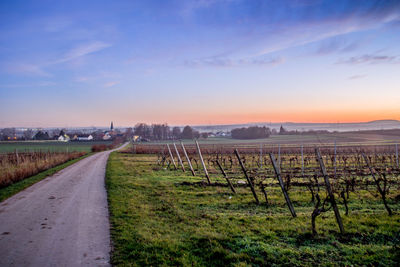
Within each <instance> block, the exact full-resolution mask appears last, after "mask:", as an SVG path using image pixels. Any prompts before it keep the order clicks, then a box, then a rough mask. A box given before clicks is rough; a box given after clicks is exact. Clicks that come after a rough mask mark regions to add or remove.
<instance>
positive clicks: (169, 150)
mask: <svg viewBox="0 0 400 267" xmlns="http://www.w3.org/2000/svg"><path fill="white" fill-rule="evenodd" d="M167 148H168V152H169V156H170V157H171V160H172V164H174V168H175V170H176V169H177V167H176V164H175V160H174V156H173V155H172V152H171V148H169V145H168V144H167Z"/></svg>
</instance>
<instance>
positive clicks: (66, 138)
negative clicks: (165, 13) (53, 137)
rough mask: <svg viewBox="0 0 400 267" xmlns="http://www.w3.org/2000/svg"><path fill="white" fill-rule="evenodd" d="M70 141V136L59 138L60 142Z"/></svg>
mask: <svg viewBox="0 0 400 267" xmlns="http://www.w3.org/2000/svg"><path fill="white" fill-rule="evenodd" d="M69 139H70V138H69V136H68V135H66V134H64V135H60V136H59V137H58V138H57V140H58V141H63V142H68V141H69Z"/></svg>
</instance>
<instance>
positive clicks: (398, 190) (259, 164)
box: [130, 142, 400, 234]
mask: <svg viewBox="0 0 400 267" xmlns="http://www.w3.org/2000/svg"><path fill="white" fill-rule="evenodd" d="M130 152H131V153H137V154H157V162H156V163H155V164H156V165H157V166H158V168H160V169H167V170H171V171H181V172H187V173H188V175H191V176H200V177H204V178H205V180H204V181H201V182H191V181H190V178H188V180H187V182H185V184H192V185H199V184H201V185H203V186H226V187H227V188H228V189H227V190H230V191H231V192H232V193H233V194H234V193H235V192H236V191H235V188H237V187H246V188H247V187H248V192H249V194H252V196H253V198H254V202H255V203H256V204H260V203H261V202H264V203H265V205H266V206H268V205H269V199H268V195H269V194H268V191H269V190H270V188H272V187H279V188H280V190H281V192H282V199H283V200H284V201H285V202H286V204H287V208H288V209H289V211H290V214H291V216H293V217H296V216H297V215H296V207H295V205H294V204H293V203H292V201H291V199H290V192H291V191H301V192H303V194H307V195H309V199H310V202H312V203H313V205H314V210H313V212H312V214H310V217H311V223H312V231H313V234H317V230H316V217H317V216H319V215H320V214H322V213H323V212H327V211H329V210H333V212H334V214H335V217H336V221H337V224H338V227H339V230H340V232H341V233H344V232H345V225H343V223H342V219H341V216H342V215H343V214H340V212H339V208H338V206H341V207H343V210H344V213H345V215H346V216H347V215H348V214H349V212H351V211H349V205H348V204H349V202H351V201H352V199H351V197H350V195H352V197H357V198H362V196H363V195H364V194H363V193H360V192H368V193H369V194H371V195H372V196H373V197H375V198H378V199H380V201H381V203H382V207H384V208H385V209H386V211H387V213H388V215H392V214H393V208H392V207H391V205H392V203H397V202H398V201H400V168H399V153H398V146H397V145H396V144H394V145H385V146H358V147H355V146H336V145H334V146H320V147H317V146H307V147H303V146H297V147H296V146H282V147H281V146H279V145H278V146H273V147H272V146H269V147H267V146H265V145H258V146H257V145H252V146H249V145H247V146H244V145H242V146H241V145H237V146H229V145H202V147H201V148H200V146H199V145H198V143H197V142H196V143H195V144H193V145H184V144H182V143H181V144H178V145H177V144H171V145H169V144H167V145H134V146H133V147H132V149H131V151H130ZM350 193H352V194H350Z"/></svg>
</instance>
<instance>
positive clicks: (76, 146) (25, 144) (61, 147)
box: [0, 141, 112, 154]
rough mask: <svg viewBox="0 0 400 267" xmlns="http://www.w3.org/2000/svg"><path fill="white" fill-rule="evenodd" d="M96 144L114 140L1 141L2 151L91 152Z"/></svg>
mask: <svg viewBox="0 0 400 267" xmlns="http://www.w3.org/2000/svg"><path fill="white" fill-rule="evenodd" d="M95 144H106V145H110V144H112V141H93V142H59V141H16V142H11V141H10V142H9V141H4V142H0V154H1V153H13V152H15V150H17V151H18V152H35V151H36V152H40V151H42V152H73V151H76V152H90V151H91V148H92V146H93V145H95Z"/></svg>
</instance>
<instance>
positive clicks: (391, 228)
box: [106, 152, 400, 266]
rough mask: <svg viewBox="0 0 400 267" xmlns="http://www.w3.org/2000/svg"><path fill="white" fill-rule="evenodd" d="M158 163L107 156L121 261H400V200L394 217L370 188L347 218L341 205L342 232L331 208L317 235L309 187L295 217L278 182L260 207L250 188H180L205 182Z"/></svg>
mask: <svg viewBox="0 0 400 267" xmlns="http://www.w3.org/2000/svg"><path fill="white" fill-rule="evenodd" d="M155 161H156V158H155V157H152V156H148V155H132V154H122V153H117V152H114V153H112V154H111V155H110V158H109V161H108V165H107V172H106V186H107V190H108V200H109V209H110V221H111V237H112V242H113V254H112V263H113V264H115V265H117V266H171V265H172V266H175V265H178V266H249V265H250V266H251V265H252V266H265V265H287V266H312V265H323V266H332V265H343V266H344V265H381V266H396V265H398V264H400V262H399V260H398V259H400V253H399V251H400V250H399V246H400V234H399V229H400V215H399V213H398V210H399V208H400V205H399V203H398V202H394V201H393V200H391V202H390V205H391V207H392V208H393V210H396V213H395V215H394V216H392V217H389V216H388V215H387V213H386V211H385V209H384V207H383V205H382V203H381V202H380V201H379V199H374V198H372V197H371V196H370V194H369V193H368V192H361V193H360V196H356V195H351V196H350V203H349V207H350V214H349V216H344V215H343V214H344V211H343V210H342V209H341V213H342V217H343V222H344V226H345V230H346V234H345V235H344V236H340V234H339V233H338V232H339V231H338V227H337V225H336V221H335V218H334V215H333V212H332V211H330V212H327V213H324V214H322V215H321V216H319V217H318V219H317V230H318V232H319V235H318V236H317V237H312V235H311V219H310V214H311V212H312V210H313V205H312V204H311V203H310V195H309V193H308V192H306V191H304V190H301V189H295V188H293V189H292V191H290V196H291V199H292V201H293V202H294V205H295V209H296V213H297V215H298V217H297V218H291V217H290V213H289V211H288V209H287V206H286V204H285V202H284V199H283V196H282V193H281V192H280V191H279V188H278V187H272V188H268V193H269V198H270V203H271V204H270V206H269V207H266V206H265V204H262V205H259V206H257V205H255V203H254V200H253V198H252V195H251V193H250V191H249V189H248V188H237V190H238V193H237V194H236V195H233V194H231V192H230V191H229V189H228V188H227V187H202V186H191V185H181V184H180V183H181V182H183V181H200V180H202V179H201V178H199V177H191V176H187V175H189V174H187V175H184V174H182V173H181V172H178V171H167V170H164V169H160V168H157V166H156V165H155V164H154V162H155ZM211 178H212V179H215V177H211ZM393 191H395V193H397V194H398V192H396V189H393ZM391 197H393V196H391ZM259 198H260V199H262V195H261V193H260V194H259ZM340 207H341V206H340ZM341 208H342V207H341Z"/></svg>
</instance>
